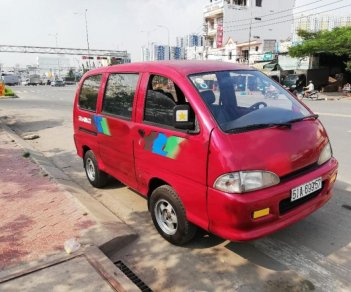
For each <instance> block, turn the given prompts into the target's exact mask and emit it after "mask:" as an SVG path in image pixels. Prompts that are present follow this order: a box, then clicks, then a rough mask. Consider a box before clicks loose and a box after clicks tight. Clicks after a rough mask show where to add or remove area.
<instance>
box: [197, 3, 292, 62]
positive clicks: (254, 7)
mask: <svg viewBox="0 0 351 292" xmlns="http://www.w3.org/2000/svg"><path fill="white" fill-rule="evenodd" d="M281 3H282V1H280V0H269V1H267V0H210V3H209V4H207V5H206V6H205V8H204V34H205V39H206V44H205V47H206V52H205V53H204V54H205V58H208V59H222V60H229V61H233V62H247V61H248V59H250V60H249V62H250V63H253V62H254V61H257V60H258V59H259V58H261V59H263V58H264V57H263V56H264V55H265V54H267V53H273V52H274V50H275V48H276V47H277V43H279V42H280V40H286V39H288V38H289V37H291V33H292V30H291V26H292V23H293V8H294V4H295V0H285V1H284V8H279V7H282V5H281ZM228 45H229V46H231V48H230V49H228V48H226V46H228ZM259 56H261V57H259Z"/></svg>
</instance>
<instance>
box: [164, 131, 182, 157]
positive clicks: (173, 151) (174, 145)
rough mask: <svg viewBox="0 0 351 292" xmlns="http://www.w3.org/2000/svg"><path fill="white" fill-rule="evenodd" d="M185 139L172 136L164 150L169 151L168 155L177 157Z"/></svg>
mask: <svg viewBox="0 0 351 292" xmlns="http://www.w3.org/2000/svg"><path fill="white" fill-rule="evenodd" d="M184 140H185V139H184V138H180V137H175V136H171V137H169V138H168V139H167V143H166V146H165V148H164V151H165V152H167V157H169V158H172V159H175V158H176V157H177V155H178V153H179V150H180V149H179V144H180V143H182V142H183V141H184Z"/></svg>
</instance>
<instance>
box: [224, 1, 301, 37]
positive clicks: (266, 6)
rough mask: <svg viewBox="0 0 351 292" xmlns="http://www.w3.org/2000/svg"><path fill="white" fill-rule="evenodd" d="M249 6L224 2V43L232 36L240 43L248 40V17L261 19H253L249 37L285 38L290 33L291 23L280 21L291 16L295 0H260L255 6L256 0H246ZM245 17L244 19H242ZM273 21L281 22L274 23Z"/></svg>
mask: <svg viewBox="0 0 351 292" xmlns="http://www.w3.org/2000/svg"><path fill="white" fill-rule="evenodd" d="M247 1H248V5H250V4H251V5H252V6H251V7H244V6H237V5H228V4H226V2H224V17H223V18H224V23H223V28H224V35H223V37H224V39H223V43H226V41H227V40H228V38H229V37H232V38H233V40H234V41H235V42H238V43H242V42H247V41H248V40H249V26H250V21H249V20H248V19H250V18H254V17H260V18H261V21H259V20H253V21H252V28H251V37H253V36H259V37H260V40H262V41H263V40H264V39H275V40H285V39H287V38H288V37H290V36H291V35H292V23H293V21H292V20H290V21H288V22H282V21H285V20H289V19H292V18H293V10H292V8H293V7H294V3H295V0H284V5H282V3H283V1H282V0H262V7H256V0H247ZM287 9H291V10H289V11H286V12H283V13H279V14H273V15H270V16H265V15H267V14H272V13H275V12H278V11H282V10H287ZM244 19H246V20H244ZM275 22H282V23H277V24H274V23H275Z"/></svg>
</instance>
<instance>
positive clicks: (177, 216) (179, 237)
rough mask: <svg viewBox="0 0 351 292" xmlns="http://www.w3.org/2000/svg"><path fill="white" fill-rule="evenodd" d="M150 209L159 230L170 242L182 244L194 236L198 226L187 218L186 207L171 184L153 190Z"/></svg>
mask: <svg viewBox="0 0 351 292" xmlns="http://www.w3.org/2000/svg"><path fill="white" fill-rule="evenodd" d="M150 211H151V217H152V221H153V222H154V225H155V227H156V229H157V231H158V232H159V233H160V234H161V235H162V237H163V238H165V239H166V240H168V241H169V242H170V243H173V244H175V245H182V244H185V243H186V242H188V241H190V240H191V239H192V238H193V237H194V235H195V233H196V229H197V228H196V226H195V225H193V224H192V223H190V222H189V221H188V220H187V219H186V213H185V208H184V206H183V204H182V202H181V201H180V199H179V197H178V195H177V193H176V192H175V191H174V190H173V188H171V187H170V186H168V185H164V186H160V187H158V188H157V189H155V190H154V191H153V193H152V194H151V198H150Z"/></svg>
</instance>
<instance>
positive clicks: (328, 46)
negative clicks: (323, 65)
mask: <svg viewBox="0 0 351 292" xmlns="http://www.w3.org/2000/svg"><path fill="white" fill-rule="evenodd" d="M298 35H299V36H300V37H301V38H302V39H303V40H304V41H303V43H301V44H299V45H297V46H294V47H291V48H290V49H289V55H290V56H292V57H304V56H308V55H313V54H318V53H325V54H334V55H337V56H343V55H346V56H349V59H350V60H349V61H347V62H346V69H347V70H349V71H351V27H337V28H335V29H333V30H332V31H319V32H316V33H310V32H307V31H304V30H300V31H298Z"/></svg>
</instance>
